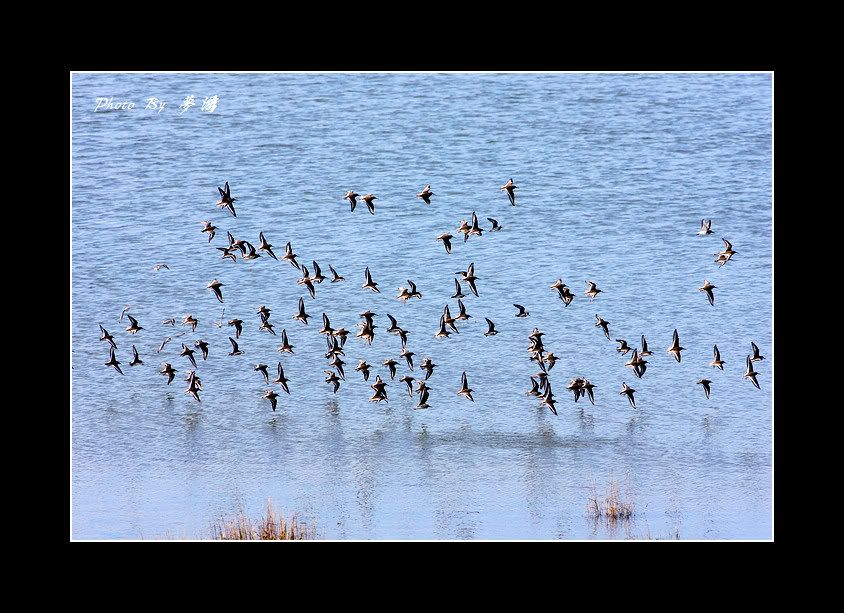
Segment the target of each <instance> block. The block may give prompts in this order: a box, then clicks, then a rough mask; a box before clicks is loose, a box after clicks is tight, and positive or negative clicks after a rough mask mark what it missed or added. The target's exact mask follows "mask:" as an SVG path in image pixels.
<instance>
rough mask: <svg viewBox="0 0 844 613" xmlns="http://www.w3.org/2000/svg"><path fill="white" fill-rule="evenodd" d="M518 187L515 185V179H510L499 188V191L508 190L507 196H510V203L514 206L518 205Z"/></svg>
mask: <svg viewBox="0 0 844 613" xmlns="http://www.w3.org/2000/svg"><path fill="white" fill-rule="evenodd" d="M517 189H518V187H516V186H515V185H513V179H510V180H509V181H507V183H505V184H504V185H502V186H501V187H500V188H499V191H502V192H507V197H508V198H510V204H512V205H513V206H516V194H515V190H517Z"/></svg>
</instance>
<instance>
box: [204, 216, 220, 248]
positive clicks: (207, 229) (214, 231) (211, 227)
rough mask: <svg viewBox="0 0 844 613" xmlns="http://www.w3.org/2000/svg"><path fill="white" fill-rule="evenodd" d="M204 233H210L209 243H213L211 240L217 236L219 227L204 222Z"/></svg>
mask: <svg viewBox="0 0 844 613" xmlns="http://www.w3.org/2000/svg"><path fill="white" fill-rule="evenodd" d="M202 223H203V227H202V231H203V232H208V242H209V243H210V242H211V239H213V238H214V236H215V235H216V234H217V226H215V225H212V224H211V222H210V221H203V222H202Z"/></svg>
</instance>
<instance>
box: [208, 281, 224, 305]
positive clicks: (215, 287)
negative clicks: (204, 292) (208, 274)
mask: <svg viewBox="0 0 844 613" xmlns="http://www.w3.org/2000/svg"><path fill="white" fill-rule="evenodd" d="M205 287H207V288H208V289H210V290H211V291H213V292H214V295H215V296H216V297H217V300H219V301H220V302H222V301H223V292H222V290H220V288H221V287H223V284H222V283H220V282H219V281H217V279H214V280H213V281H211V283H209V284H208V285H206V286H205Z"/></svg>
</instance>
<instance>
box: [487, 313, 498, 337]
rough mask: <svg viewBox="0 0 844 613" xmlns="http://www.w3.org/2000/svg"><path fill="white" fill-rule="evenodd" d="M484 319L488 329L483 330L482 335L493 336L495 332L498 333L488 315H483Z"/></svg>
mask: <svg viewBox="0 0 844 613" xmlns="http://www.w3.org/2000/svg"><path fill="white" fill-rule="evenodd" d="M484 319H485V320H486V323H487V325H488V326H489V329H488V330H487V331H486V332H484V336H495V335H496V334H498V331H497V330H496V329H495V324H494V323H492V320H491V319H490V318H489V317H484Z"/></svg>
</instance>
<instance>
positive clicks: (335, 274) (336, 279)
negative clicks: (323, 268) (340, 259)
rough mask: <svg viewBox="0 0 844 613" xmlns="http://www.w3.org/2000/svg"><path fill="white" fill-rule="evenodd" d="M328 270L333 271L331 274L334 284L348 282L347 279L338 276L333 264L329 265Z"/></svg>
mask: <svg viewBox="0 0 844 613" xmlns="http://www.w3.org/2000/svg"><path fill="white" fill-rule="evenodd" d="M328 269H329V270H330V271H331V274H332V275H333V276H332V278H331V282H332V283H337V282H338V281H345V280H346V277H341V276H340V275H338V274H337V271H336V270H334V267H333V266H332V265H331V264H329V265H328Z"/></svg>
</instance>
